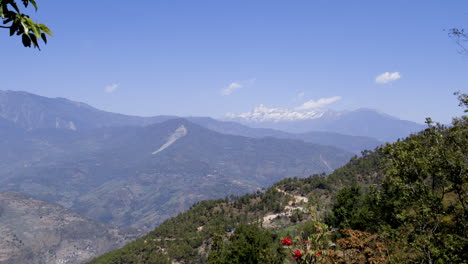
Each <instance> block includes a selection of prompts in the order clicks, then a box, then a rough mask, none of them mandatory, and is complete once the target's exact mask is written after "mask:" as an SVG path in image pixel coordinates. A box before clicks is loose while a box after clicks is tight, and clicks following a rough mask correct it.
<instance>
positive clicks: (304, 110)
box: [226, 96, 341, 122]
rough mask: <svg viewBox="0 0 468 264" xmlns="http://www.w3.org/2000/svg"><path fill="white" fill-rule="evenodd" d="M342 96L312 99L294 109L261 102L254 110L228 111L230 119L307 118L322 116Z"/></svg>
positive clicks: (258, 120) (227, 115) (277, 120)
mask: <svg viewBox="0 0 468 264" xmlns="http://www.w3.org/2000/svg"><path fill="white" fill-rule="evenodd" d="M340 99H341V97H340V96H334V97H330V98H322V99H319V100H317V101H313V100H310V101H308V102H305V103H304V104H303V105H300V106H298V107H295V108H293V109H288V108H268V107H266V106H265V105H263V104H261V105H259V106H257V107H255V108H254V109H253V110H252V111H249V112H245V113H240V114H233V113H227V114H226V118H228V119H244V120H249V121H255V122H280V121H292V120H307V119H315V118H320V117H322V116H323V114H324V113H325V112H326V110H325V109H324V107H325V106H326V105H329V104H331V103H333V102H336V101H338V100H340Z"/></svg>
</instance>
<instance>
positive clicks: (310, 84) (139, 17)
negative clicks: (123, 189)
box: [0, 0, 468, 123]
mask: <svg viewBox="0 0 468 264" xmlns="http://www.w3.org/2000/svg"><path fill="white" fill-rule="evenodd" d="M37 2H38V4H39V10H38V12H37V13H34V14H33V15H32V17H33V18H35V19H36V20H38V21H39V22H42V23H45V24H47V25H48V26H49V27H50V28H51V29H52V31H53V33H54V37H53V38H51V39H50V41H49V43H48V44H47V45H46V46H44V47H43V49H42V51H38V50H35V49H27V48H23V47H21V45H20V40H19V39H17V38H10V37H9V36H8V34H7V32H4V34H0V42H1V48H2V49H1V51H0V52H1V56H2V71H1V75H2V76H1V78H2V87H0V89H2V90H24V91H29V92H32V93H37V94H40V95H44V96H49V97H66V98H69V99H72V100H78V101H83V102H86V103H89V104H91V105H93V106H95V107H97V108H100V109H104V110H108V111H113V112H120V113H125V114H134V115H145V116H149V115H159V114H173V115H180V116H189V115H191V116H212V117H222V116H224V115H225V114H226V113H228V112H230V113H243V112H248V111H250V110H252V109H254V108H255V107H257V106H259V105H260V104H263V105H264V106H265V107H266V108H281V109H289V110H291V111H295V110H294V109H300V106H301V105H303V104H304V103H306V102H309V105H317V104H319V105H320V106H321V107H329V108H331V109H335V110H353V109H356V108H360V107H366V108H374V109H377V110H380V111H383V112H385V113H388V114H391V115H394V116H397V117H399V118H402V119H407V120H412V121H416V122H420V123H423V122H424V118H425V117H427V116H431V117H433V119H435V120H438V121H441V122H448V121H449V120H450V118H451V117H453V116H458V115H460V114H461V109H460V108H459V107H458V106H457V101H456V99H455V97H454V96H453V95H452V93H453V92H454V91H457V90H459V91H462V92H468V58H466V57H463V56H461V55H460V54H458V53H457V48H456V45H455V44H454V42H453V41H452V40H451V39H450V38H448V36H447V32H444V29H449V28H453V27H461V28H462V27H465V28H468V1H465V0H459V1H436V0H434V1H428V0H425V1H419V0H412V1H408V0H395V1H378V0H369V1H364V0H362V1H349V0H346V1H345V0H342V1H331V0H328V1H311V0H309V1H306V0H304V1H301V0H294V1H293V0H289V1H276V0H269V1H263V0H236V1H234V0H231V1H228V0H223V1H220V0H211V1H208V0H196V1H195V0H185V1H182V0H167V1H166V0H153V1H149V0H146V1H137V2H136V4H128V2H129V1H120V0H113V1H110V0H99V1H91V0H82V1H64V0H60V1H59V0H49V1H43V0H38V1H37ZM78 2H79V4H78ZM384 73H387V74H386V75H384V76H383V77H381V78H380V80H381V82H386V83H378V82H376V78H377V77H378V76H379V75H381V74H384ZM226 88H228V89H227V90H226ZM321 98H322V99H323V100H322V101H318V100H319V99H321ZM327 98H328V99H329V100H326V99H327ZM330 98H332V99H330ZM331 102H333V103H331Z"/></svg>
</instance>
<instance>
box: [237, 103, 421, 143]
mask: <svg viewBox="0 0 468 264" xmlns="http://www.w3.org/2000/svg"><path fill="white" fill-rule="evenodd" d="M228 120H231V121H236V122H239V123H242V124H244V125H247V126H251V127H257V128H271V129H277V130H282V131H286V132H290V133H307V132H310V131H325V132H335V133H340V134H345V135H351V136H364V137H372V138H376V139H378V140H380V141H390V142H392V141H395V140H397V139H398V138H405V137H406V136H408V135H409V134H411V133H415V132H418V131H420V130H422V129H424V125H421V124H418V123H415V122H411V121H406V120H401V119H398V118H396V117H392V116H390V115H387V114H384V113H381V112H379V111H376V110H372V109H367V108H361V109H357V110H354V111H343V112H335V111H331V110H324V111H323V112H320V113H317V114H316V115H314V116H312V117H311V118H310V119H301V120H270V119H267V120H263V119H258V118H257V119H252V118H248V117H242V116H240V117H239V116H236V117H231V118H229V119H228Z"/></svg>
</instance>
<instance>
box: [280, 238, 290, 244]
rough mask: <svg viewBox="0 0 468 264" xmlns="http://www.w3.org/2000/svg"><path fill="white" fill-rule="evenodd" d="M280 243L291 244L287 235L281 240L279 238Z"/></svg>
mask: <svg viewBox="0 0 468 264" xmlns="http://www.w3.org/2000/svg"><path fill="white" fill-rule="evenodd" d="M281 244H283V245H285V246H290V245H291V244H292V240H291V239H290V238H289V237H286V238H284V239H283V240H281Z"/></svg>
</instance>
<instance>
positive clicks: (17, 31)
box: [0, 0, 52, 49]
mask: <svg viewBox="0 0 468 264" xmlns="http://www.w3.org/2000/svg"><path fill="white" fill-rule="evenodd" d="M21 2H22V4H23V6H24V7H25V8H27V7H28V6H29V5H32V6H33V7H34V9H35V10H37V8H38V6H37V3H36V1H35V0H22V1H21ZM0 18H1V19H2V22H3V25H8V26H0V27H1V28H7V29H9V30H10V36H13V35H18V36H21V41H22V42H23V45H24V46H25V47H31V44H32V46H33V47H34V48H38V49H39V41H40V40H41V39H42V40H43V41H44V43H47V35H49V36H52V33H51V31H50V29H49V28H48V27H47V26H46V25H44V24H41V23H36V22H34V21H33V20H32V19H31V18H30V17H29V15H26V14H24V13H22V11H21V9H20V7H19V5H18V4H17V3H16V1H15V0H0ZM46 34H47V35H46Z"/></svg>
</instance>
